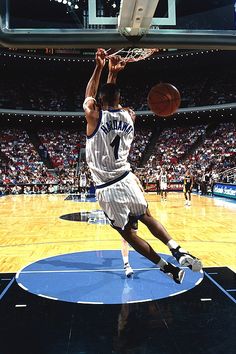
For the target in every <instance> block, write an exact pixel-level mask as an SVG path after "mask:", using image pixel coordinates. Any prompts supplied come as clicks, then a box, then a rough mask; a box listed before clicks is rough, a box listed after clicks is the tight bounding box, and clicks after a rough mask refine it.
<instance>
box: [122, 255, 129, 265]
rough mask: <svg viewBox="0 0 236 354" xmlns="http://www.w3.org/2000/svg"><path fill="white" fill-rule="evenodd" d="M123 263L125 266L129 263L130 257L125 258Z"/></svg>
mask: <svg viewBox="0 0 236 354" xmlns="http://www.w3.org/2000/svg"><path fill="white" fill-rule="evenodd" d="M123 261H124V264H126V263H129V257H128V256H123Z"/></svg>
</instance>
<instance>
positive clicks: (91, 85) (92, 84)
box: [85, 48, 106, 98]
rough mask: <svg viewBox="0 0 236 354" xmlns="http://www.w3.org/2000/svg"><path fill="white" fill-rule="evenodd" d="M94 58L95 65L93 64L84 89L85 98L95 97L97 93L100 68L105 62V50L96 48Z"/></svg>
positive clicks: (101, 68)
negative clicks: (92, 69) (91, 72)
mask: <svg viewBox="0 0 236 354" xmlns="http://www.w3.org/2000/svg"><path fill="white" fill-rule="evenodd" d="M95 58H96V66H95V69H94V71H93V74H92V76H91V78H90V80H89V82H88V84H87V87H86V91H85V98H87V97H93V98H95V97H96V95H97V91H98V85H99V82H100V77H101V73H102V70H103V68H104V66H105V64H106V53H105V50H104V49H101V48H99V49H98V50H97V53H96V57H95Z"/></svg>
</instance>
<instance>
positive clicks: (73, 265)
mask: <svg viewBox="0 0 236 354" xmlns="http://www.w3.org/2000/svg"><path fill="white" fill-rule="evenodd" d="M117 259H119V257H113V258H103V262H102V263H101V264H97V263H91V262H69V261H61V260H49V259H48V260H47V259H43V260H41V261H38V262H37V263H38V264H40V265H48V266H51V267H52V268H53V269H55V268H65V269H78V270H97V269H98V268H100V267H110V268H114V266H113V265H112V262H113V261H116V260H117ZM120 264H121V265H122V262H120ZM48 270H52V269H48ZM99 270H100V269H99ZM101 271H102V269H101ZM105 271H106V269H104V272H105Z"/></svg>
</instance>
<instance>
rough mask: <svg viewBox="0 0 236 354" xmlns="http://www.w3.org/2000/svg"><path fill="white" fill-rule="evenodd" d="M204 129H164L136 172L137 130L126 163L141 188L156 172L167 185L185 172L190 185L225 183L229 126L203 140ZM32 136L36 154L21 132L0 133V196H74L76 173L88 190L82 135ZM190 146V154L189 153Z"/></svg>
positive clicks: (230, 156) (140, 140) (233, 134)
mask: <svg viewBox="0 0 236 354" xmlns="http://www.w3.org/2000/svg"><path fill="white" fill-rule="evenodd" d="M206 128H207V126H206V125H198V126H192V127H173V128H166V129H164V130H163V131H162V132H161V134H160V135H159V137H158V140H157V142H156V145H155V147H154V150H153V152H152V155H151V157H150V158H149V160H148V162H147V163H146V165H145V166H142V167H140V162H141V159H142V157H143V154H144V153H145V151H146V147H147V145H148V144H149V142H150V139H151V137H152V131H151V130H150V129H148V128H143V129H141V128H140V129H138V130H137V132H136V135H135V139H134V141H133V144H132V147H131V150H130V156H129V160H130V162H131V165H132V167H133V168H134V170H135V173H136V174H137V176H138V177H139V178H140V180H141V181H142V183H143V184H144V185H146V184H147V183H149V182H155V181H156V179H157V176H158V175H159V174H160V171H161V168H165V169H166V171H167V174H168V180H169V181H170V182H179V181H181V180H182V179H183V176H184V174H185V171H186V169H187V168H189V169H190V170H191V173H192V174H193V176H194V180H195V183H196V184H201V182H209V183H211V182H213V181H224V182H230V180H228V177H226V175H225V174H224V171H225V170H228V169H230V168H232V167H235V166H236V127H235V123H232V122H231V123H221V124H219V125H218V126H217V127H216V128H215V129H214V130H213V132H212V133H211V134H208V135H207V134H206ZM38 136H39V138H40V140H41V145H40V146H41V148H42V149H41V150H40V149H39V150H36V149H35V147H34V146H33V145H32V143H31V141H30V139H29V137H28V135H27V133H26V131H24V130H22V129H1V130H0V138H1V145H0V193H4V194H20V193H25V194H38V193H70V192H76V191H78V190H79V184H80V171H83V173H85V174H86V179H87V189H89V187H90V185H92V180H91V175H90V173H89V170H88V166H87V165H86V162H85V149H84V147H85V134H84V133H83V132H74V131H70V130H65V129H62V130H47V129H44V130H40V131H39V132H38ZM195 143H196V144H197V147H196V149H195V150H193V152H191V154H189V153H188V151H189V149H191V148H192V146H193V144H195ZM40 155H41V156H40ZM42 156H43V158H48V159H50V160H51V162H52V164H53V169H52V170H49V169H48V168H47V167H46V166H45V165H44V163H43V159H42ZM183 156H184V157H185V158H184V159H183Z"/></svg>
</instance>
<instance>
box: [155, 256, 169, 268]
mask: <svg viewBox="0 0 236 354" xmlns="http://www.w3.org/2000/svg"><path fill="white" fill-rule="evenodd" d="M167 264H168V263H167V262H166V261H165V260H164V259H163V258H161V259H160V260H159V262H158V263H157V266H159V267H160V268H161V269H164V267H165V265H167Z"/></svg>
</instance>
